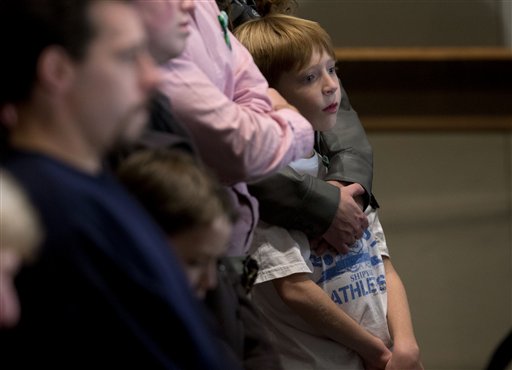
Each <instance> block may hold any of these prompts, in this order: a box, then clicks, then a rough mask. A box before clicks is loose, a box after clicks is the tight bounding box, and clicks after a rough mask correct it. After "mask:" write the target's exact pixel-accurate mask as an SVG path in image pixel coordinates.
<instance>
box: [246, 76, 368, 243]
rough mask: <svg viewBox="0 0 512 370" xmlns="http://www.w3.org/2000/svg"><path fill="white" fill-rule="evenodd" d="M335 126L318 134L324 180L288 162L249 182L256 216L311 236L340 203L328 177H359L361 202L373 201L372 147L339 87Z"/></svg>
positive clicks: (325, 225) (352, 179) (323, 226)
mask: <svg viewBox="0 0 512 370" xmlns="http://www.w3.org/2000/svg"><path fill="white" fill-rule="evenodd" d="M340 87H341V93H342V97H341V104H340V110H339V112H338V120H337V123H336V126H335V127H334V128H333V129H332V130H330V131H329V132H323V133H320V134H319V135H317V140H316V150H317V151H318V152H319V153H321V154H322V155H324V158H325V162H326V163H328V164H327V165H328V175H327V177H326V179H325V180H320V179H317V178H315V177H313V176H309V175H299V174H297V173H296V172H295V171H293V170H291V169H290V168H289V167H286V168H285V169H283V170H281V171H279V172H277V173H275V174H273V175H270V176H268V177H265V178H264V179H262V180H258V181H257V182H254V183H252V184H250V186H249V191H250V192H251V194H253V195H254V196H255V197H256V198H257V199H258V201H259V203H260V218H261V219H262V220H263V221H265V222H268V223H270V224H274V225H279V226H282V227H284V228H287V229H297V230H302V231H304V232H305V233H306V234H308V235H309V236H311V237H316V236H320V235H322V234H323V233H325V231H326V230H327V229H328V228H329V226H330V225H331V223H332V220H333V218H334V215H335V213H336V209H337V207H338V203H339V199H340V197H339V189H338V188H337V187H335V186H332V185H330V184H328V183H327V182H326V180H338V181H345V182H349V183H358V184H361V185H362V186H363V188H364V189H365V190H366V194H365V207H366V205H368V204H369V203H370V201H372V203H373V204H374V205H376V202H375V201H374V200H373V197H372V195H371V194H372V193H371V191H372V178H373V151H372V148H371V146H370V143H369V142H368V139H367V137H366V133H365V131H364V128H363V126H362V125H361V122H360V120H359V117H358V115H357V113H356V112H355V111H354V110H353V109H352V106H351V105H350V101H349V100H348V97H347V94H346V92H345V90H344V89H343V87H342V86H341V85H340Z"/></svg>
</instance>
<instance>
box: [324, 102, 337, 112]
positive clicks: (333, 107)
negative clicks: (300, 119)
mask: <svg viewBox="0 0 512 370" xmlns="http://www.w3.org/2000/svg"><path fill="white" fill-rule="evenodd" d="M323 111H324V112H327V113H336V112H337V111H338V103H336V102H335V103H332V104H330V105H328V106H327V107H325V108H324V109H323Z"/></svg>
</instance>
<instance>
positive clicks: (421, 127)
mask: <svg viewBox="0 0 512 370" xmlns="http://www.w3.org/2000/svg"><path fill="white" fill-rule="evenodd" d="M359 116H360V119H361V123H362V124H363V126H364V128H365V130H366V131H369V132H370V131H371V132H376V131H394V132H396V131H427V132H428V131H512V115H502V116H490V115H482V116H480V115H458V116H446V115H428V116H411V115H403V116H394V115H393V116H377V115H363V114H360V115H359Z"/></svg>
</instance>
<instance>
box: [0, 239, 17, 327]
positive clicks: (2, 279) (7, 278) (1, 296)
mask: <svg viewBox="0 0 512 370" xmlns="http://www.w3.org/2000/svg"><path fill="white" fill-rule="evenodd" d="M20 264H21V259H20V257H19V256H18V255H17V254H16V252H14V251H13V250H9V249H4V248H2V249H1V250H0V328H2V327H12V326H14V325H16V323H17V322H18V319H19V316H20V307H19V302H18V295H17V293H16V288H15V287H14V277H15V275H16V272H17V271H18V268H19V266H20Z"/></svg>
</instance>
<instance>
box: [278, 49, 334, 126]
mask: <svg viewBox="0 0 512 370" xmlns="http://www.w3.org/2000/svg"><path fill="white" fill-rule="evenodd" d="M335 63H336V62H335V61H334V59H333V58H332V57H331V56H330V55H329V54H327V52H325V51H322V52H321V53H320V52H318V51H314V52H313V54H312V55H311V60H310V62H309V63H308V65H307V66H306V67H305V68H304V69H302V70H300V71H292V72H283V74H282V75H281V77H280V78H279V80H278V83H277V85H276V90H277V91H279V92H280V93H281V95H283V97H284V98H285V99H286V100H288V102H289V103H290V104H292V105H294V106H295V107H296V108H297V109H298V110H299V111H300V113H301V114H302V115H303V116H304V117H306V118H307V119H308V121H309V122H310V123H311V125H312V126H313V128H314V129H315V130H317V131H325V130H329V129H331V128H332V127H333V126H334V125H335V124H336V114H337V112H338V109H339V105H340V100H341V93H340V82H339V80H338V76H337V75H336V69H335Z"/></svg>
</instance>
